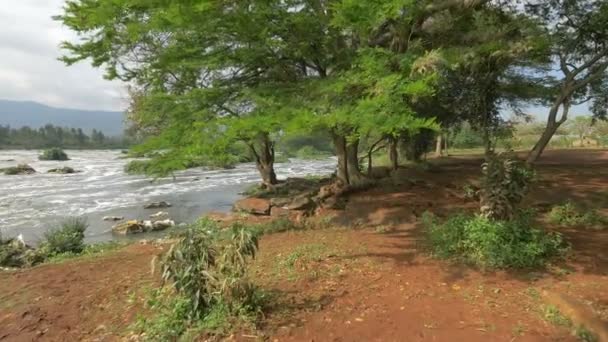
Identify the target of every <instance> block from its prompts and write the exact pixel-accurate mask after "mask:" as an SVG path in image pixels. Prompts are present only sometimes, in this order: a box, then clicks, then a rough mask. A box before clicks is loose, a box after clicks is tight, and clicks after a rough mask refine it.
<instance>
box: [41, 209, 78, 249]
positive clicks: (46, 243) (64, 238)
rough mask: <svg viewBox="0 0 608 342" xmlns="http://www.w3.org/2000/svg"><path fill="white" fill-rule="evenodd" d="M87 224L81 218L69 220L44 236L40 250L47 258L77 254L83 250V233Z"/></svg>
mask: <svg viewBox="0 0 608 342" xmlns="http://www.w3.org/2000/svg"><path fill="white" fill-rule="evenodd" d="M87 227H88V224H87V222H86V220H84V219H81V218H70V219H67V220H65V221H63V222H62V223H60V224H59V226H58V227H55V228H52V229H50V230H49V231H48V232H47V233H45V234H44V240H43V241H42V243H41V244H40V250H41V251H43V252H44V253H45V254H46V255H47V256H49V257H50V256H55V255H59V254H64V253H72V254H79V253H81V252H82V251H83V250H84V249H85V244H84V231H85V230H86V229H87Z"/></svg>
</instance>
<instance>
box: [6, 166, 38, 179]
mask: <svg viewBox="0 0 608 342" xmlns="http://www.w3.org/2000/svg"><path fill="white" fill-rule="evenodd" d="M0 172H3V173H4V174H5V175H11V176H12V175H31V174H34V173H36V170H34V168H32V167H31V166H29V165H27V164H19V165H17V166H13V167H7V168H5V169H0Z"/></svg>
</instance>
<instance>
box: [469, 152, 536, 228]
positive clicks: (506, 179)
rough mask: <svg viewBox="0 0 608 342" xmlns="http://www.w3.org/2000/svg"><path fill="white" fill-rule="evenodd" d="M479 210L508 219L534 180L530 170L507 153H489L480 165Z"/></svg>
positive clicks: (487, 215) (490, 215) (486, 214)
mask: <svg viewBox="0 0 608 342" xmlns="http://www.w3.org/2000/svg"><path fill="white" fill-rule="evenodd" d="M482 172H483V178H482V183H481V190H480V192H479V196H480V210H481V215H483V216H485V217H487V218H491V219H511V218H513V215H514V214H515V213H516V211H517V206H518V205H519V203H520V202H521V201H522V200H523V198H524V197H525V195H526V194H527V193H528V190H529V189H530V184H531V182H532V181H533V180H534V177H535V174H534V171H533V170H532V169H530V168H528V167H527V166H526V165H525V164H524V163H523V162H521V161H519V160H517V159H516V158H515V157H514V156H513V155H512V154H511V153H509V152H506V153H501V154H494V155H491V156H490V157H489V158H488V160H487V161H486V162H485V163H484V164H483V166H482Z"/></svg>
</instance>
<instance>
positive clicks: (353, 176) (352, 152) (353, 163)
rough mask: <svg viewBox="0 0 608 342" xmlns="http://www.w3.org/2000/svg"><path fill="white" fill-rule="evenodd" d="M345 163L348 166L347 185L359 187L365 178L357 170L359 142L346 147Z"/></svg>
mask: <svg viewBox="0 0 608 342" xmlns="http://www.w3.org/2000/svg"><path fill="white" fill-rule="evenodd" d="M346 161H347V164H348V180H349V183H348V184H349V185H359V184H362V183H364V182H365V181H366V180H367V178H366V177H365V175H364V174H363V173H361V170H360V169H359V140H356V141H354V142H352V143H350V144H347V145H346Z"/></svg>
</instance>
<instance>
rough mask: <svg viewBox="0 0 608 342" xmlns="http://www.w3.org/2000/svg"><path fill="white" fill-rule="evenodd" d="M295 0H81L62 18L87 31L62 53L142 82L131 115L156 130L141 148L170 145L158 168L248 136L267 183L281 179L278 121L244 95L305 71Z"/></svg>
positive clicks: (214, 153) (217, 152) (219, 151)
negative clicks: (276, 135)
mask: <svg viewBox="0 0 608 342" xmlns="http://www.w3.org/2000/svg"><path fill="white" fill-rule="evenodd" d="M292 6H293V5H292V4H289V3H285V2H282V1H243V2H235V3H230V2H217V1H201V2H198V3H192V2H190V1H186V0H181V1H171V2H167V1H144V2H142V1H139V0H118V1H111V2H109V1H101V0H73V1H68V2H67V3H66V6H65V8H64V14H63V15H61V16H58V17H56V18H57V20H60V21H62V22H63V23H64V24H65V25H67V26H68V27H70V28H71V29H73V30H74V31H76V32H78V33H79V34H80V35H81V37H82V39H81V40H80V41H78V42H76V43H70V42H66V43H64V44H63V48H64V49H65V50H66V51H67V52H68V54H67V55H66V56H64V57H63V61H64V62H66V63H68V64H72V63H75V62H78V61H81V60H84V59H88V58H90V59H92V63H93V65H94V66H100V67H101V66H104V67H105V68H106V77H108V78H111V79H112V78H117V79H121V80H123V81H128V82H133V83H135V84H136V86H137V87H138V88H139V89H140V92H139V94H140V95H142V96H141V98H140V99H139V100H138V101H137V102H135V104H136V106H134V107H132V109H133V110H132V111H131V113H130V114H131V115H130V116H131V118H136V119H137V123H138V125H140V126H141V127H146V128H148V129H152V130H153V131H155V132H156V133H157V134H156V135H155V136H153V137H152V138H151V139H150V141H148V142H147V143H146V144H144V146H143V147H140V148H162V149H165V150H170V153H165V154H163V155H162V156H161V157H162V158H157V159H156V160H155V162H158V163H161V164H163V167H161V168H159V169H160V170H162V171H168V170H170V169H171V168H170V167H169V166H170V165H173V166H174V167H175V168H181V167H184V166H186V165H187V162H186V161H185V160H183V159H184V158H192V157H193V156H196V153H204V152H208V154H207V155H202V156H204V157H208V158H212V157H213V158H215V157H218V156H225V154H226V151H227V150H228V149H229V147H230V141H234V140H246V141H247V146H248V147H249V148H250V151H251V152H252V154H253V157H254V160H255V161H256V163H257V166H258V170H260V173H261V176H262V178H263V181H264V183H265V184H268V185H272V184H274V183H276V181H277V180H276V175H275V173H274V168H273V161H274V152H273V148H274V143H273V142H272V141H270V140H269V139H270V135H271V133H272V132H271V131H272V129H274V128H275V127H272V128H271V127H268V126H266V123H267V122H268V121H269V120H267V118H266V116H267V115H273V113H269V112H268V111H261V110H260V109H259V108H256V106H257V105H258V104H257V103H256V102H255V101H253V100H252V99H251V98H246V97H245V95H246V94H249V93H252V92H255V91H256V89H258V88H259V87H263V86H268V85H269V84H273V85H275V86H277V87H279V88H280V87H281V84H285V83H289V82H292V81H294V80H297V79H298V77H299V75H300V74H303V73H305V72H306V71H307V70H306V69H307V68H308V67H302V64H301V63H300V62H301V60H299V59H298V58H299V57H298V56H299V55H301V54H303V53H304V52H305V50H306V49H310V48H309V47H306V46H302V44H301V42H302V41H304V40H306V36H305V35H304V36H301V37H300V36H298V35H300V34H301V33H302V32H306V31H305V29H307V30H310V29H309V28H305V25H306V24H307V23H305V22H304V23H303V22H299V21H298V20H297V18H294V17H295V16H297V15H299V14H298V13H294V12H292V11H290V8H291V7H292ZM298 44H300V45H298ZM141 102H149V104H150V105H141ZM226 118H231V120H226ZM236 118H243V122H242V123H240V126H239V127H240V131H239V132H238V133H239V134H238V136H237V135H234V134H233V135H226V134H225V133H227V132H233V131H234V130H228V129H226V127H224V126H225V125H226V124H227V123H230V124H234V123H235V122H238V121H237V120H235V119H236ZM223 125H224V126H223ZM211 132H213V134H211ZM209 137H213V139H210V138H209ZM243 137H247V138H243ZM230 138H232V139H230ZM202 156H198V157H202Z"/></svg>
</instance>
